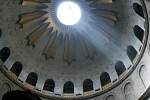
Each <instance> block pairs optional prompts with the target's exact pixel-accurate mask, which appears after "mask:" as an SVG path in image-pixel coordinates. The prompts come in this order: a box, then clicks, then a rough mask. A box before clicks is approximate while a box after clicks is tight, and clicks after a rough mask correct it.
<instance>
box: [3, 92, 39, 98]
mask: <svg viewBox="0 0 150 100" xmlns="http://www.w3.org/2000/svg"><path fill="white" fill-rule="evenodd" d="M2 100H41V99H40V98H39V97H38V96H37V95H35V94H33V93H31V92H30V91H20V90H15V91H9V92H7V93H5V94H4V96H3V98H2Z"/></svg>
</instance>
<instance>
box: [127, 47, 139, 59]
mask: <svg viewBox="0 0 150 100" xmlns="http://www.w3.org/2000/svg"><path fill="white" fill-rule="evenodd" d="M127 55H128V57H129V58H130V60H131V61H133V60H134V59H135V57H136V55H137V51H136V50H135V48H134V47H133V46H128V48H127Z"/></svg>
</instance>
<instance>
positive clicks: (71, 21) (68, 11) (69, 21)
mask: <svg viewBox="0 0 150 100" xmlns="http://www.w3.org/2000/svg"><path fill="white" fill-rule="evenodd" d="M57 18H58V20H59V21H60V22H61V23H62V24H64V25H75V24H76V23H78V22H79V20H80V18H81V9H80V7H79V6H78V5H77V4H76V3H74V2H63V3H61V4H60V5H59V6H58V9H57Z"/></svg>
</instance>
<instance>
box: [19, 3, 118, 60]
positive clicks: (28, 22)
mask: <svg viewBox="0 0 150 100" xmlns="http://www.w3.org/2000/svg"><path fill="white" fill-rule="evenodd" d="M57 2H58V0H51V1H50V0H23V2H22V6H26V7H28V6H30V7H31V6H33V7H35V6H38V8H37V10H36V11H34V12H27V13H24V14H21V15H20V22H19V23H20V24H21V25H22V27H23V28H28V27H32V25H34V24H35V23H37V24H40V27H38V28H37V29H36V30H34V31H33V32H32V33H30V34H29V35H28V36H27V38H28V39H29V41H28V45H33V46H34V47H36V46H38V43H39V42H40V41H39V40H41V39H42V38H43V39H44V37H45V36H47V35H46V34H51V36H50V37H49V41H48V42H47V45H46V47H45V48H43V54H44V55H46V58H47V59H49V58H53V59H54V58H55V55H56V53H57V50H58V49H60V45H61V44H62V43H64V50H63V52H64V53H63V60H64V61H67V62H68V63H71V62H72V61H76V52H77V51H76V50H78V48H76V47H77V45H78V44H77V42H76V41H77V40H79V43H80V46H81V48H82V51H83V56H84V57H85V58H87V57H89V58H91V59H92V58H93V56H94V53H95V52H96V50H95V48H94V46H93V44H92V43H91V41H89V40H88V39H86V38H85V37H83V36H81V35H80V30H82V29H80V28H76V30H79V32H78V31H77V32H75V31H74V30H72V31H70V30H67V29H65V28H62V27H64V26H61V25H60V26H59V25H58V24H57V21H56V19H55V18H53V13H54V11H53V5H54V4H55V3H57ZM79 2H82V3H84V5H86V7H87V8H86V9H85V10H87V12H89V13H90V16H89V18H87V19H90V18H91V16H92V15H93V16H96V17H97V18H99V19H100V20H101V21H103V22H104V23H107V24H109V25H112V26H114V24H115V22H117V18H116V13H115V12H112V11H108V10H103V9H96V8H92V7H89V4H91V3H92V2H94V3H95V4H96V5H100V4H101V5H102V4H110V3H113V1H112V0H94V1H91V2H87V1H86V0H83V1H79ZM88 10H89V11H88ZM91 12H92V13H91ZM90 21H94V20H93V19H92V18H91V20H90ZM90 21H89V22H90ZM87 22H88V21H87ZM83 27H84V26H83ZM47 30H52V31H50V32H49V33H47ZM85 30H86V28H85ZM76 34H77V35H76ZM62 41H64V42H62Z"/></svg>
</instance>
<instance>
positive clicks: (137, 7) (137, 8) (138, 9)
mask: <svg viewBox="0 0 150 100" xmlns="http://www.w3.org/2000/svg"><path fill="white" fill-rule="evenodd" d="M133 9H134V10H135V12H136V13H137V14H138V15H139V16H141V17H142V18H144V12H143V7H142V6H141V5H139V4H138V3H134V4H133Z"/></svg>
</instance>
